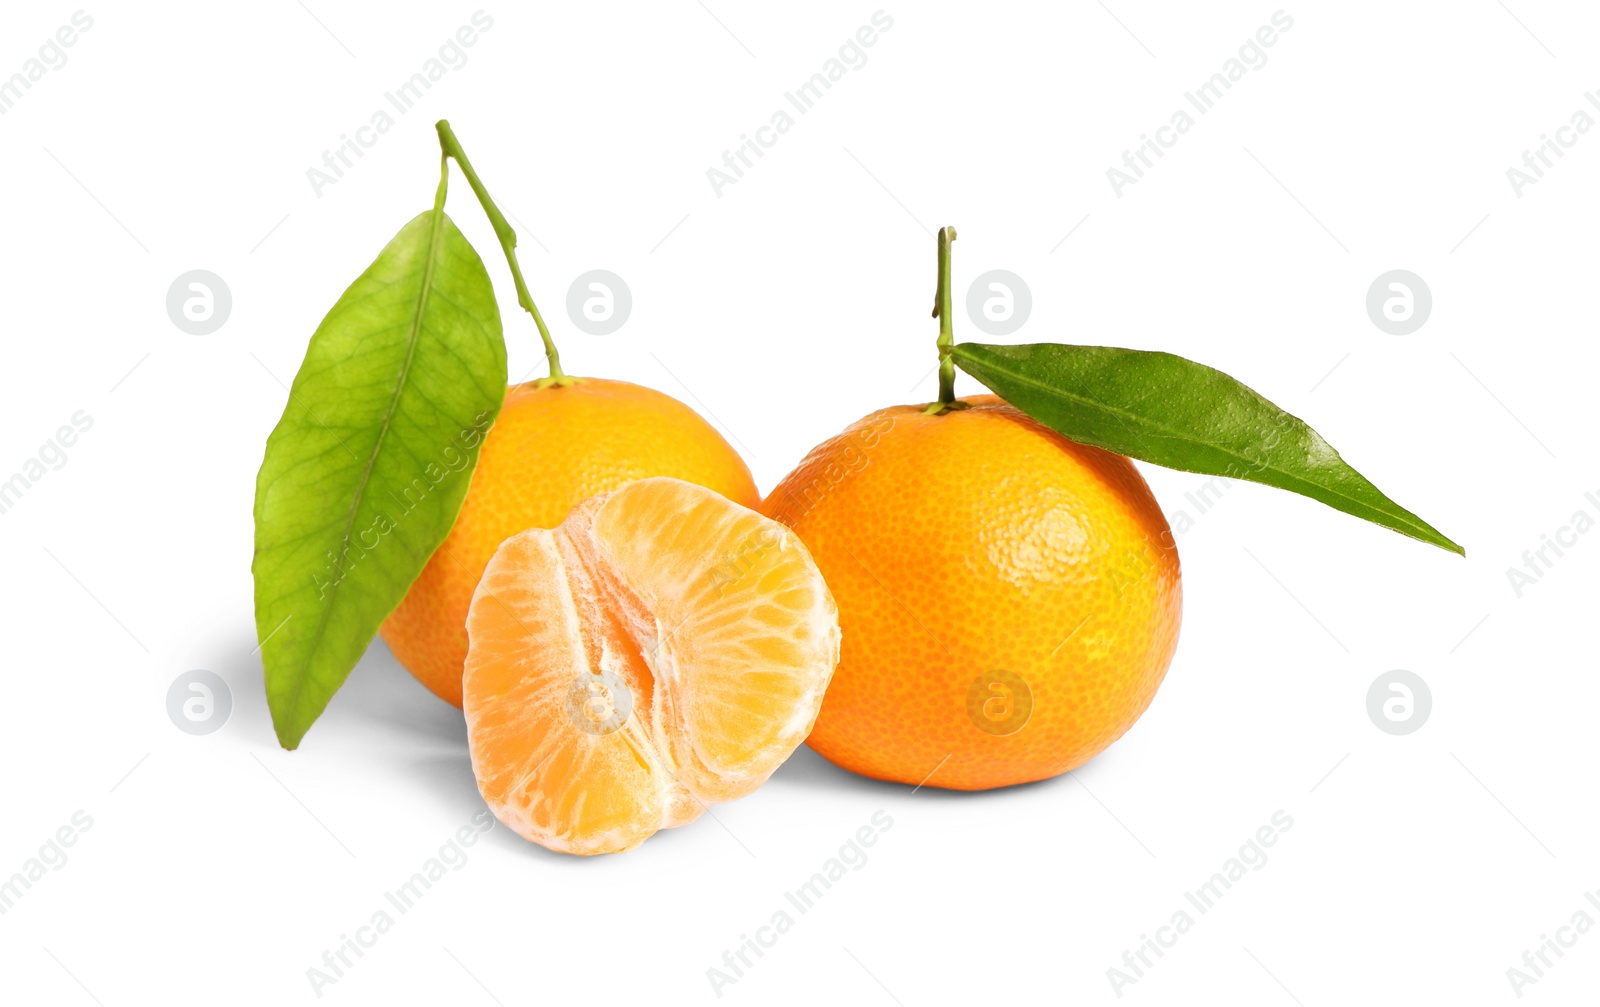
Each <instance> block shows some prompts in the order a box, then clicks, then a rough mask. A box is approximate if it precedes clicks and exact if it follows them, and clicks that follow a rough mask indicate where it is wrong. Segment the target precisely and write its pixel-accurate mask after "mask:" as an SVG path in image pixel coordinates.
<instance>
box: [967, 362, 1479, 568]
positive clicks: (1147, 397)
mask: <svg viewBox="0 0 1600 1007" xmlns="http://www.w3.org/2000/svg"><path fill="white" fill-rule="evenodd" d="M953 352H954V356H955V361H956V363H957V364H959V365H960V366H961V369H962V370H964V371H966V372H967V373H968V374H971V375H972V376H973V377H975V378H977V379H978V380H979V381H981V382H983V383H984V384H985V385H988V386H989V387H990V388H991V389H993V390H994V392H995V393H996V394H998V395H999V396H1000V397H1001V398H1003V399H1005V400H1006V401H1007V402H1009V403H1011V404H1012V405H1014V406H1016V407H1017V408H1018V409H1021V410H1022V411H1023V412H1025V413H1027V414H1028V415H1029V416H1032V417H1033V418H1034V419H1036V420H1038V421H1039V422H1040V423H1043V424H1044V425H1045V426H1048V427H1050V428H1051V429H1053V430H1055V431H1057V432H1059V433H1060V434H1062V435H1063V436H1066V437H1069V438H1071V439H1072V440H1075V441H1079V442H1082V443H1084V444H1093V445H1094V446H1096V447H1101V448H1105V449H1106V450H1108V451H1115V452H1116V453H1117V454H1120V455H1127V456H1128V457H1130V458H1137V459H1139V460H1141V461H1147V462H1153V463H1154V464H1156V465H1163V466H1165V467H1167V468H1173V469H1180V470H1182V471H1184V472H1201V473H1205V474H1207V475H1220V476H1227V477H1229V478H1233V479H1248V480H1251V481H1252V482H1258V483H1266V484H1267V485H1268V486H1276V487H1278V488H1279V489H1286V490H1290V491H1292V492H1295V493H1299V494H1302V495H1304V496H1308V497H1310V498H1311V499H1313V500H1320V501H1321V502H1322V503H1325V504H1327V505H1328V506H1329V507H1332V508H1334V509H1336V510H1342V511H1344V512H1345V513H1347V514H1354V515H1355V516H1356V517H1359V518H1363V519H1365V520H1367V521H1371V522H1373V523H1374V524H1380V525H1383V526H1384V527H1385V528H1391V529H1393V530H1394V531H1397V532H1399V533H1401V534H1402V535H1409V536H1411V537H1412V538H1416V539H1421V540H1422V541H1424V542H1429V543H1431V544H1433V545H1436V546H1439V547H1440V548H1443V549H1448V550H1450V551H1451V552H1455V553H1459V554H1461V555H1463V556H1464V555H1466V550H1464V549H1462V547H1461V546H1459V545H1457V544H1456V543H1454V542H1452V541H1451V540H1450V539H1448V538H1446V537H1445V536H1444V535H1443V534H1441V533H1440V532H1439V531H1438V530H1437V529H1435V528H1434V527H1433V526H1432V525H1430V524H1428V523H1427V522H1426V521H1424V520H1422V519H1421V518H1420V517H1417V516H1416V515H1415V514H1413V513H1411V512H1410V511H1408V510H1406V509H1405V508H1404V507H1402V506H1400V505H1399V504H1397V503H1395V502H1394V501H1393V500H1390V499H1389V498H1388V497H1386V496H1384V495H1383V493H1382V492H1381V491H1380V490H1379V489H1378V488H1377V487H1376V486H1374V485H1372V483H1370V482H1368V481H1367V480H1366V478H1365V477H1364V476H1362V475H1361V473H1359V472H1357V471H1356V470H1355V469H1353V468H1351V467H1350V466H1349V465H1347V464H1345V461H1344V459H1342V458H1340V457H1339V452H1337V451H1335V450H1334V449H1333V448H1332V447H1331V446H1330V445H1329V444H1328V442H1327V441H1325V440H1323V439H1322V436H1321V435H1320V434H1318V433H1317V432H1316V431H1315V430H1313V429H1311V428H1310V427H1309V426H1307V425H1306V424H1305V422H1304V421H1302V420H1300V419H1297V418H1296V417H1294V416H1291V415H1290V414H1288V413H1286V412H1284V411H1283V410H1282V409H1279V408H1278V407H1277V406H1275V405H1273V404H1272V403H1271V402H1268V401H1267V400H1266V399H1264V398H1262V397H1261V396H1260V395H1259V394H1257V393H1256V392H1254V391H1252V390H1251V389H1250V388H1248V387H1246V386H1245V385H1243V384H1240V383H1239V382H1238V381H1236V380H1234V379H1233V378H1231V377H1229V376H1228V375H1226V374H1224V373H1222V372H1221V371H1219V370H1216V369H1214V368H1211V367H1207V366H1205V365H1204V364H1197V363H1195V362H1194V361H1192V360H1185V359H1184V358H1183V357H1178V356H1174V355H1173V354H1171V353H1153V352H1148V351H1144V350H1125V349H1119V348H1117V347H1114V346H1067V345H1062V344H1058V343H1033V344H1028V345H1022V346H990V345H985V344H982V343H961V344H959V345H957V346H956V347H955V348H954V351H953Z"/></svg>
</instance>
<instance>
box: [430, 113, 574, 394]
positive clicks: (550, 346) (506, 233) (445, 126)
mask: <svg viewBox="0 0 1600 1007" xmlns="http://www.w3.org/2000/svg"><path fill="white" fill-rule="evenodd" d="M434 128H435V129H437V130H438V131H439V149H440V150H441V151H443V154H444V157H453V158H455V160H456V164H458V165H460V166H461V173H462V174H463V175H465V176H467V184H468V185H470V186H472V191H473V193H474V194H476V195H477V197H478V202H479V203H480V204H482V206H483V212H484V213H485V214H486V215H487V216H488V218H489V224H490V225H491V226H492V227H493V228H494V235H495V237H496V238H498V239H500V247H501V249H503V250H504V251H505V253H506V264H507V265H509V266H510V267H511V279H512V281H513V282H514V283H515V284H516V286H517V303H518V304H520V305H522V307H523V308H524V309H525V310H526V311H527V312H528V314H530V315H532V316H533V324H535V325H537V326H538V327H539V338H540V339H542V340H544V355H545V358H546V359H547V360H549V361H550V377H549V378H547V379H546V381H548V383H549V384H552V385H567V384H571V383H572V381H573V379H572V378H569V377H568V376H567V375H566V373H565V372H564V371H562V370H561V354H560V353H559V352H558V351H557V350H556V344H555V341H554V340H553V339H551V338H550V330H549V329H548V328H546V327H545V324H544V318H543V317H541V316H540V314H539V308H538V306H537V305H535V304H534V303H533V295H532V294H529V293H528V284H527V283H526V282H525V281H524V280H523V279H522V267H521V266H519V265H518V264H517V232H516V231H513V230H512V229H511V225H510V224H509V223H507V222H506V218H505V215H504V214H502V213H501V212H500V208H499V207H497V206H495V205H494V200H493V199H491V198H490V197H489V190H488V189H485V188H484V187H483V183H482V182H481V181H479V180H478V173H477V172H476V171H474V170H473V169H472V162H471V161H469V160H467V152H466V151H464V150H462V149H461V141H460V140H457V139H456V134H455V131H454V130H452V129H451V128H450V121H449V120H448V119H440V120H439V121H438V122H437V123H435V124H434ZM439 185H440V188H439V192H440V197H439V198H440V199H441V200H442V199H443V198H444V197H443V193H444V183H443V182H442V181H441V182H440V183H439Z"/></svg>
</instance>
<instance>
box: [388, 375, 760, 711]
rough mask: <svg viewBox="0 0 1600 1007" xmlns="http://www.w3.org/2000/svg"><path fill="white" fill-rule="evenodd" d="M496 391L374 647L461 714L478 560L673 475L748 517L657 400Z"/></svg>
mask: <svg viewBox="0 0 1600 1007" xmlns="http://www.w3.org/2000/svg"><path fill="white" fill-rule="evenodd" d="M566 380H571V381H572V383H571V384H565V385H546V386H544V387H541V384H543V383H541V382H528V383H526V384H520V385H513V386H511V388H510V389H509V390H508V391H507V392H506V400H505V405H504V406H503V407H502V408H501V410H500V416H499V418H498V419H497V420H496V421H495V425H494V427H493V428H491V429H490V431H489V433H488V436H487V437H486V438H485V439H484V442H483V448H482V450H481V451H480V453H479V457H478V467H477V469H476V471H474V473H473V475H472V484H471V486H470V488H469V489H468V491H467V498H466V501H465V502H464V503H463V504H462V506H461V513H460V515H459V516H458V517H457V518H456V522H455V525H454V526H453V527H452V528H451V530H450V534H449V535H448V536H447V537H446V538H445V540H444V544H443V545H441V546H440V547H439V549H438V550H437V551H436V552H435V553H434V554H433V557H432V558H431V559H430V560H429V561H428V564H427V566H425V567H424V568H423V571H422V574H421V575H420V576H419V577H418V578H417V579H416V581H415V582H414V583H413V584H412V585H411V587H410V589H409V590H408V591H407V592H406V596H405V598H404V599H403V600H402V601H401V602H400V605H399V607H398V608H396V609H395V611H394V612H393V613H392V614H391V615H390V616H389V618H388V619H387V620H385V621H384V624H383V629H382V631H381V632H382V636H383V638H384V640H385V641H386V642H387V643H388V644H389V648H390V649H391V650H392V651H394V655H395V657H396V658H397V659H398V660H399V661H400V663H401V664H402V665H404V666H405V667H406V668H407V669H408V670H409V671H410V672H411V673H412V674H413V675H415V676H416V677H417V679H418V680H419V681H421V682H422V684H424V685H426V686H427V687H428V688H429V689H431V690H433V692H434V693H435V694H436V695H438V696H439V698H441V699H444V700H446V701H448V702H450V703H452V704H454V705H456V706H460V705H461V669H462V666H463V664H464V663H465V661H466V658H467V629H466V626H467V608H468V606H469V605H470V604H471V603H472V592H473V590H474V589H475V588H476V587H477V586H478V581H479V580H480V579H481V578H482V576H483V570H484V567H485V566H486V565H487V564H488V562H489V557H491V556H493V555H494V551H495V550H496V549H497V548H499V546H500V543H501V542H503V541H505V540H506V539H507V538H509V537H510V536H512V535H514V534H516V533H517V532H520V531H523V530H524V529H527V528H534V527H537V528H554V527H555V526H556V525H558V524H560V523H561V521H562V519H563V518H565V517H566V516H567V512H568V511H569V510H571V509H572V507H573V506H574V505H575V504H577V503H579V502H580V501H582V500H585V499H587V498H588V497H591V496H593V495H595V494H596V493H604V492H607V491H609V490H614V489H616V488H617V487H619V486H622V485H623V484H624V483H627V482H630V481H632V480H634V479H640V478H643V477H646V476H673V477H675V478H678V479H685V480H688V481H689V482H693V483H699V484H700V485H702V486H707V487H710V488H711V489H714V490H716V491H717V492H719V493H721V494H723V495H725V496H727V497H728V498H729V499H731V500H733V501H735V502H737V503H741V504H745V505H747V506H750V507H755V506H758V503H759V500H760V495H759V494H758V493H757V492H756V487H755V483H754V482H752V481H751V479H750V470H749V469H748V468H746V467H745V463H744V460H743V459H741V458H740V457H739V455H738V453H737V452H736V451H734V449H733V448H732V447H730V446H729V445H728V442H727V441H725V440H723V438H722V435H721V434H719V433H717V431H716V430H715V429H714V428H713V427H712V426H711V425H710V424H709V423H707V422H706V421H705V420H704V419H702V418H701V417H700V415H699V414H698V413H696V412H695V411H694V410H692V409H690V408H689V407H688V406H686V405H684V404H683V403H682V402H679V401H678V400H677V399H674V398H672V397H671V396H669V395H664V394H662V393H661V392H658V391H654V390H652V389H649V388H644V387H641V386H639V385H634V384H629V383H628V382H625V381H609V380H605V379H602V378H577V379H566Z"/></svg>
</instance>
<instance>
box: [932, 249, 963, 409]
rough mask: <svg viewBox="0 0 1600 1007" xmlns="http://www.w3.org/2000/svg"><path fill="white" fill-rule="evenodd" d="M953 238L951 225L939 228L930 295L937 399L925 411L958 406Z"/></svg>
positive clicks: (956, 407) (959, 406)
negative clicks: (936, 283)
mask: <svg viewBox="0 0 1600 1007" xmlns="http://www.w3.org/2000/svg"><path fill="white" fill-rule="evenodd" d="M954 240H956V229H955V228H954V227H941V228H939V286H938V289H937V290H936V291H935V292H934V295H933V317H935V318H937V319H938V320H939V341H938V343H937V345H938V347H939V401H938V402H935V403H932V404H931V405H929V406H928V408H927V412H929V413H932V414H939V413H944V412H948V411H949V410H951V409H959V408H961V404H960V403H958V402H957V401H956V361H955V357H954V356H953V355H952V354H951V350H952V349H954V347H955V345H956V337H955V331H954V319H953V317H952V316H953V315H954V310H953V309H952V302H953V300H954V296H955V295H954V294H953V293H952V292H951V290H950V242H952V241H954Z"/></svg>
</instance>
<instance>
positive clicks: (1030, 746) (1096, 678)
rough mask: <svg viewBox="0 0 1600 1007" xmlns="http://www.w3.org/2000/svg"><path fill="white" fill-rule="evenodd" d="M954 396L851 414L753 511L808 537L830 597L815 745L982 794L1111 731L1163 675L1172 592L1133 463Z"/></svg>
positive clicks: (1163, 528)
mask: <svg viewBox="0 0 1600 1007" xmlns="http://www.w3.org/2000/svg"><path fill="white" fill-rule="evenodd" d="M964 401H965V402H967V403H968V404H969V406H970V408H967V409H960V410H952V411H950V412H947V413H945V414H944V415H942V416H928V415H924V414H923V413H922V407H920V406H895V407H892V408H889V409H884V410H880V411H879V412H876V413H873V414H871V415H870V416H867V417H865V418H863V419H861V420H860V421H858V422H857V423H855V424H854V425H852V426H851V427H850V428H848V429H847V430H845V432H844V433H842V434H840V435H839V436H837V437H834V438H833V439H832V440H829V441H826V442H824V443H823V444H821V445H819V446H818V447H816V448H815V449H814V450H812V452H811V453H810V454H809V455H807V456H806V458H805V460H804V461H802V462H801V463H800V466H799V467H798V468H796V469H795V470H794V471H793V472H792V473H790V474H789V475H788V477H786V478H785V479H784V481H783V482H782V483H780V484H779V485H778V487H777V488H776V489H774V490H773V491H772V494H771V495H770V496H768V497H767V499H766V501H765V503H764V504H763V506H762V511H763V513H765V514H766V515H767V516H769V517H772V518H774V519H776V520H778V521H781V522H782V523H784V524H786V525H788V526H789V527H790V528H792V529H794V531H795V532H796V533H797V534H798V535H799V536H800V539H801V541H803V542H804V543H805V544H806V546H807V547H808V548H809V549H810V550H811V555H812V557H813V558H814V559H815V560H816V563H817V566H818V567H819V568H820V569H821V571H822V574H823V576H824V577H825V578H826V579H827V582H828V587H829V589H830V590H831V591H832V592H833V596H834V599H835V601H836V602H837V604H838V607H839V625H840V629H841V630H842V631H843V641H842V645H841V650H840V660H839V666H838V669H837V670H836V671H835V672H834V676H833V680H832V683H831V684H830V685H829V687H828V691H827V694H826V697H825V698H824V700H823V703H822V711H821V713H820V714H819V716H818V717H817V722H816V727H815V728H814V729H813V731H812V733H811V737H810V738H809V740H808V742H807V743H808V744H810V745H811V747H812V748H813V749H815V750H816V751H817V752H818V753H820V754H821V755H822V756H823V757H824V758H826V759H828V760H829V761H831V762H833V763H836V764H837V765H839V766H842V767H844V768H845V769H848V770H851V771H853V772H856V773H860V774H862V775H864V776H870V777H874V778H876V779H881V780H894V781H898V782H900V783H908V784H912V785H914V786H915V785H920V784H925V785H927V786H936V787H945V788H949V789H954V790H986V789H989V788H992V787H1003V786H1007V785H1010V784H1016V783H1027V782H1029V781H1033V780H1042V779H1046V778H1049V777H1052V776H1057V775H1059V774H1061V773H1065V772H1067V771H1069V770H1071V769H1075V768H1076V767H1078V766H1080V765H1082V764H1083V763H1085V762H1087V761H1088V760H1089V759H1091V758H1093V757H1094V756H1095V755H1097V754H1099V753H1100V752H1101V751H1102V750H1104V749H1105V748H1106V746H1107V745H1110V744H1111V743H1112V742H1113V741H1115V740H1117V738H1119V737H1121V736H1122V734H1123V732H1125V731H1127V729H1128V728H1129V727H1131V726H1132V725H1133V722H1134V721H1135V720H1137V719H1138V718H1139V715H1140V714H1142V713H1143V712H1144V711H1145V708H1146V707H1148V706H1149V705H1150V701H1151V699H1152V698H1153V697H1154V696H1155V692H1156V688H1157V687H1158V686H1159V685H1160V684H1161V680H1162V678H1163V677H1164V676H1165V675H1166V671H1167V666H1168V664H1169V663H1170V662H1171V660H1172V654H1173V651H1174V650H1175V649H1176V647H1177V642H1178V626H1179V622H1180V620H1181V616H1182V607H1183V603H1182V589H1181V583H1180V580H1181V578H1180V572H1179V567H1178V551H1177V548H1176V546H1175V545H1174V543H1173V540H1172V534H1171V532H1170V531H1169V529H1168V527H1167V521H1166V518H1165V517H1164V516H1163V515H1162V513H1161V509H1160V507H1159V506H1158V505H1157V504H1156V501H1155V498H1154V497H1153V496H1152V495H1151V493H1150V488H1149V486H1147V485H1146V484H1145V481H1144V478H1143V477H1142V476H1140V475H1139V473H1138V471H1137V470H1136V469H1135V468H1134V467H1133V463H1132V462H1130V461H1129V460H1128V459H1126V458H1124V457H1122V456H1121V455H1116V454H1112V453H1110V452H1108V451H1104V450H1101V449H1100V448H1095V447H1089V446H1087V445H1083V444H1078V443H1075V442H1073V441H1069V440H1067V439H1066V438H1064V437H1062V436H1060V435H1059V434H1057V433H1055V432H1054V431H1052V430H1050V429H1048V428H1047V427H1044V426H1042V425H1041V424H1039V423H1037V422H1036V421H1034V420H1032V419H1030V418H1029V417H1028V416H1026V415H1025V414H1023V413H1022V412H1021V411H1019V410H1017V409H1016V408H1014V407H1013V406H1010V405H1007V404H1006V403H1005V402H1003V401H1001V400H1000V399H998V398H996V397H995V396H992V395H984V396H974V397H972V398H969V399H966V400H964ZM997 671H1004V672H1011V673H1013V674H1015V675H1017V676H1020V677H1021V679H1022V681H1023V682H1024V683H1026V689H1027V692H1028V693H1029V694H1031V698H1032V709H1031V714H1030V715H1029V716H1028V717H1027V719H1026V720H1025V722H1023V723H1022V724H1021V726H1020V729H1018V728H1016V727H1014V726H1013V724H1014V718H1015V716H1016V715H1017V713H1018V711H1020V710H1021V709H1023V708H1024V706H1025V697H1021V696H1018V695H1017V693H1018V692H1020V691H1021V690H1018V689H1015V688H1008V687H1007V685H1006V681H1014V680H1001V679H999V678H997V677H996V676H995V675H994V673H995V672H997ZM996 682H999V683H1000V686H999V688H995V687H994V683H996ZM975 683H976V684H975ZM972 697H976V699H974V698H972ZM991 711H992V712H994V713H996V714H997V715H998V716H996V717H989V716H988V713H989V712H991ZM1008 711H1009V714H1008ZM980 720H982V721H986V722H987V723H988V724H989V726H990V728H991V729H989V730H985V729H980V726H979V723H980ZM997 723H998V724H999V725H1000V726H999V727H996V724H997ZM997 731H1000V732H1006V731H1010V732H1013V733H996V732H997Z"/></svg>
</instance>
